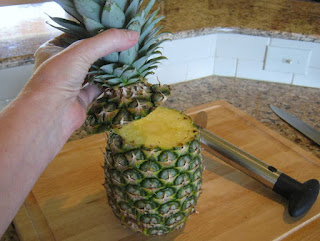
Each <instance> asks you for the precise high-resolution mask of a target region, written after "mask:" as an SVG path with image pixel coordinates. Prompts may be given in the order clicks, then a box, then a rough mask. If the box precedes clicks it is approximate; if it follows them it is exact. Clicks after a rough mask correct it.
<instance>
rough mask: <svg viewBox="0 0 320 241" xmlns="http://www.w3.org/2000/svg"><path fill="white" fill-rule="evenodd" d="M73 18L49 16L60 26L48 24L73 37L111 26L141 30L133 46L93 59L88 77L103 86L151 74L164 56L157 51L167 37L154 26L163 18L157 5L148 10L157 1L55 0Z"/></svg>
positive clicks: (103, 29)
mask: <svg viewBox="0 0 320 241" xmlns="http://www.w3.org/2000/svg"><path fill="white" fill-rule="evenodd" d="M54 1H55V2H56V3H58V4H59V5H60V6H61V7H62V8H63V9H64V10H65V11H66V12H67V13H68V14H69V15H71V16H72V17H73V18H74V19H75V21H72V20H67V19H63V18H58V17H50V18H51V20H52V21H53V22H55V23H56V24H58V25H59V26H54V25H52V24H50V23H49V24H50V25H51V26H53V27H55V28H57V29H59V30H61V31H63V32H65V33H67V34H69V35H71V36H73V37H75V40H79V39H85V38H88V37H92V36H94V35H96V34H98V33H100V32H101V31H105V30H107V29H110V28H118V29H128V30H134V31H137V32H139V33H140V39H139V42H138V43H137V44H136V45H135V46H133V47H132V48H130V49H128V50H125V51H122V52H115V53H112V54H109V55H107V56H105V57H103V58H101V59H99V60H98V61H96V62H95V63H94V64H93V65H92V68H91V71H90V72H89V75H88V76H89V80H90V81H91V82H94V83H96V84H98V85H101V86H103V87H112V86H115V85H119V86H125V85H129V84H132V83H136V82H139V81H145V79H146V77H147V76H148V75H150V74H153V70H154V69H155V68H157V66H158V64H159V63H160V62H161V61H162V60H163V59H166V58H165V57H164V56H162V53H161V52H160V51H159V49H160V45H161V44H162V43H163V42H164V41H167V40H168V39H166V38H163V39H162V40H160V37H163V35H164V34H167V33H165V32H162V33H159V32H160V31H161V30H162V29H163V27H162V26H157V25H158V23H159V22H160V21H161V20H162V19H163V18H164V17H163V16H158V13H159V10H160V8H158V9H156V10H154V11H151V9H152V8H153V6H154V5H155V3H156V1H159V0H149V2H148V3H147V4H146V6H145V7H144V8H142V7H141V5H142V2H143V0H54Z"/></svg>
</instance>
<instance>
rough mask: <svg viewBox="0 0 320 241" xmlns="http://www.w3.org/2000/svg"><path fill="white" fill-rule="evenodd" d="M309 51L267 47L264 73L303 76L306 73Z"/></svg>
mask: <svg viewBox="0 0 320 241" xmlns="http://www.w3.org/2000/svg"><path fill="white" fill-rule="evenodd" d="M310 56H311V50H307V49H296V48H285V47H276V46H268V50H267V54H266V60H265V66H264V69H265V70H266V71H273V72H281V73H294V74H303V75H305V74H306V73H307V68H308V66H309V62H310Z"/></svg>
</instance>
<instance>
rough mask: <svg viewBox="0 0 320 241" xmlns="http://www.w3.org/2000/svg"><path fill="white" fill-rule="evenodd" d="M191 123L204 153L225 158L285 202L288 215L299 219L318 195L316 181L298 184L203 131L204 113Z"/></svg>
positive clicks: (204, 124)
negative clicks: (198, 136) (196, 128)
mask: <svg viewBox="0 0 320 241" xmlns="http://www.w3.org/2000/svg"><path fill="white" fill-rule="evenodd" d="M194 122H195V124H196V125H197V126H198V127H199V130H200V141H201V142H202V143H203V144H204V145H205V150H206V151H208V152H210V153H212V154H214V155H215V154H216V153H214V152H213V151H212V150H215V151H216V152H218V153H220V154H221V155H223V156H225V157H227V158H228V159H223V161H225V162H227V163H228V164H230V165H231V166H233V167H235V168H237V169H238V170H240V171H242V172H244V173H245V174H247V175H249V176H250V177H252V178H254V179H256V180H257V181H259V182H261V183H262V184H264V185H266V186H267V187H269V188H271V189H272V190H273V191H274V192H276V193H278V194H280V195H281V196H283V197H284V198H286V199H288V201H289V205H288V211H289V214H290V216H292V217H298V216H301V215H303V214H305V213H306V212H307V211H308V210H309V209H310V208H311V207H312V206H313V204H314V203H315V201H316V200H317V197H318V194H319V182H318V180H316V179H310V180H308V181H306V182H304V183H300V182H298V181H297V180H295V179H293V178H291V177H289V176H287V175H286V174H284V173H282V172H281V171H279V170H278V169H277V168H275V167H273V166H270V165H269V164H267V163H265V162H263V161H261V160H260V159H258V158H256V157H254V156H252V155H251V154H249V153H247V152H245V151H243V150H241V149H240V148H238V147H236V146H234V145H233V144H231V143H229V142H227V141H226V140H224V139H222V138H220V137H218V136H217V135H215V134H213V133H212V132H210V131H208V130H207V129H205V128H204V127H205V126H206V123H207V114H206V112H204V111H202V112H199V113H198V114H197V115H196V116H195V118H194Z"/></svg>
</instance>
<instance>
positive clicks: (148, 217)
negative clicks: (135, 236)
mask: <svg viewBox="0 0 320 241" xmlns="http://www.w3.org/2000/svg"><path fill="white" fill-rule="evenodd" d="M140 221H141V222H142V223H146V224H159V223H161V222H162V218H161V217H159V216H157V215H154V214H144V215H142V216H141V217H140Z"/></svg>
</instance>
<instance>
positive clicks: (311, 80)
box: [0, 33, 320, 109]
mask: <svg viewBox="0 0 320 241" xmlns="http://www.w3.org/2000/svg"><path fill="white" fill-rule="evenodd" d="M162 48H163V49H162V52H163V54H164V55H165V56H167V57H168V60H165V61H163V63H162V64H160V66H159V68H158V69H157V70H156V71H155V73H156V74H155V75H154V76H153V77H151V78H150V82H152V83H157V82H158V80H159V81H160V82H161V83H165V84H174V83H178V82H183V81H187V80H192V79H197V78H202V77H206V76H210V75H218V76H228V77H237V78H245V79H254V80H262V81H271V82H278V83H285V84H292V85H299V86H308V87H315V88H320V43H313V42H303V41H295V40H285V39H276V38H269V37H259V36H249V35H241V34H232V33H230V34H229V33H224V34H220V33H219V34H211V35H204V36H199V37H192V38H185V39H178V40H173V41H170V42H165V43H164V44H163V45H162ZM32 68H33V65H23V66H20V67H14V68H7V69H2V70H0V109H2V108H3V107H4V106H5V105H7V103H9V102H10V100H11V99H13V98H15V97H16V96H17V94H18V93H19V92H20V90H21V89H22V88H23V86H24V85H25V83H26V82H27V80H28V79H29V78H30V76H31V74H32Z"/></svg>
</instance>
